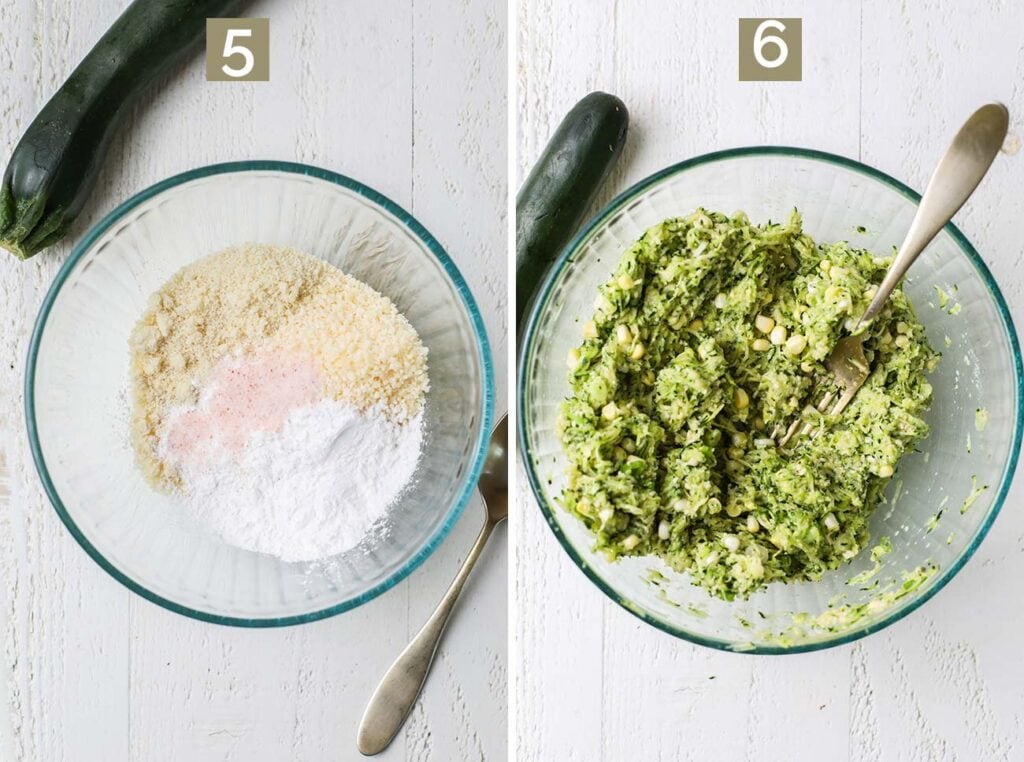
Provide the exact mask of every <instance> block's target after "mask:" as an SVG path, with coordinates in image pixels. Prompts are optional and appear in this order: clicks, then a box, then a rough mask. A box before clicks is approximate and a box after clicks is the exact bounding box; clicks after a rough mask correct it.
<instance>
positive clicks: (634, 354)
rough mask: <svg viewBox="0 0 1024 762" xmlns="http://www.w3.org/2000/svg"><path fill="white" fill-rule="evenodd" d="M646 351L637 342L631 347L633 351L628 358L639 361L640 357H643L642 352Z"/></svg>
mask: <svg viewBox="0 0 1024 762" xmlns="http://www.w3.org/2000/svg"><path fill="white" fill-rule="evenodd" d="M646 351H647V350H646V349H644V345H643V344H641V343H640V342H639V341H638V342H637V343H636V345H635V346H634V347H633V351H632V352H630V353H629V356H630V357H632V358H633V359H634V360H639V359H640V358H641V357H643V356H644V352H646Z"/></svg>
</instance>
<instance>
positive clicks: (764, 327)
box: [754, 315, 775, 333]
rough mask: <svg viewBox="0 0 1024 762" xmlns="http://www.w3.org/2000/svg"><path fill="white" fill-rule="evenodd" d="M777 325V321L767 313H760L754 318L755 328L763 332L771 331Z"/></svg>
mask: <svg viewBox="0 0 1024 762" xmlns="http://www.w3.org/2000/svg"><path fill="white" fill-rule="evenodd" d="M774 327H775V321H774V320H773V319H772V318H770V317H768V316H767V315H758V316H757V317H756V318H754V328H756V329H757V330H759V331H760V332H761V333H771V332H772V329H773V328H774Z"/></svg>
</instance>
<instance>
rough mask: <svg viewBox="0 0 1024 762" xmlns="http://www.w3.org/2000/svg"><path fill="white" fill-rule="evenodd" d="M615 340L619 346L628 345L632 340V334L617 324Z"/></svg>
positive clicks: (623, 326)
mask: <svg viewBox="0 0 1024 762" xmlns="http://www.w3.org/2000/svg"><path fill="white" fill-rule="evenodd" d="M615 340H616V341H617V342H619V343H620V344H628V343H629V342H630V341H632V340H633V334H632V333H630V330H629V328H628V327H627V326H625V325H623V324H622V323H619V324H618V325H617V326H615Z"/></svg>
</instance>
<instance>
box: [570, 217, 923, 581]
mask: <svg viewBox="0 0 1024 762" xmlns="http://www.w3.org/2000/svg"><path fill="white" fill-rule="evenodd" d="M888 263H889V260H888V259H887V258H881V257H876V256H875V255H873V254H872V253H870V252H868V251H864V250H861V249H856V248H853V247H851V246H850V245H849V244H847V243H845V242H840V243H836V244H831V245H819V244H816V243H815V242H814V241H813V240H811V238H810V237H808V236H807V235H806V234H804V233H803V231H802V228H801V219H800V216H799V214H798V213H797V212H796V211H794V212H793V213H792V215H791V216H790V217H789V219H788V220H787V221H786V222H784V223H769V224H767V225H763V226H758V225H754V224H752V223H751V222H750V221H749V220H748V219H747V217H746V215H744V214H743V213H737V214H736V215H734V216H733V217H728V216H726V215H724V214H720V213H717V212H709V211H706V210H704V209H698V210H697V211H696V212H694V213H693V214H691V215H689V216H687V217H683V218H678V219H670V220H666V221H665V222H663V223H661V224H659V225H656V226H654V227H652V228H650V229H649V230H647V231H646V232H645V233H644V235H643V236H642V237H641V238H640V239H639V240H638V241H637V242H636V243H634V244H633V245H632V246H630V247H629V248H628V249H627V250H626V252H625V253H624V254H623V256H622V258H621V260H620V262H619V263H618V266H617V267H616V269H615V271H614V273H613V275H612V277H611V278H610V279H609V280H608V281H607V282H606V283H605V284H603V285H602V286H601V287H600V289H599V294H598V297H597V301H596V303H595V312H594V315H593V319H592V321H589V322H587V323H586V324H585V325H584V327H583V333H584V337H585V338H584V341H583V343H582V344H581V345H580V346H579V347H578V348H576V349H574V350H573V351H572V352H571V353H570V357H569V363H570V366H571V373H570V383H571V394H570V395H569V396H568V398H567V399H566V401H565V402H564V404H563V407H562V414H561V416H560V420H559V436H560V438H561V441H562V444H563V447H564V449H565V452H566V454H567V456H568V459H569V461H570V463H571V466H570V469H569V481H568V486H567V487H566V489H565V490H564V492H563V494H562V497H561V499H562V504H563V506H564V508H565V509H567V510H569V511H571V512H573V513H574V514H576V515H577V516H578V517H579V518H580V519H581V520H582V521H583V522H584V523H585V524H586V526H587V527H589V529H590V530H591V531H593V533H594V535H595V539H596V541H595V546H596V548H597V549H598V550H601V551H603V552H605V553H607V554H608V555H609V556H610V557H611V558H615V557H617V556H619V555H624V554H625V555H656V556H661V557H662V558H664V559H665V560H666V561H667V562H668V564H669V565H670V566H672V567H673V568H675V569H676V570H678V571H682V572H688V573H689V574H690V575H691V578H692V579H693V581H694V583H695V584H698V585H701V586H702V587H704V588H705V589H706V590H707V591H708V592H709V593H711V594H713V595H715V596H718V597H721V598H724V599H727V600H731V599H733V598H735V597H746V596H748V595H750V594H751V593H753V592H755V591H757V590H759V589H762V588H763V587H764V586H765V585H767V584H768V583H771V582H788V581H792V580H815V579H818V578H820V577H821V575H822V574H823V573H824V572H825V571H827V570H830V569H835V568H837V567H839V566H840V565H841V564H843V563H844V562H847V561H849V560H850V559H852V558H854V557H855V556H856V555H857V554H858V553H859V552H860V551H861V550H862V549H863V548H865V547H866V546H867V545H868V543H869V537H868V528H867V524H868V519H869V517H870V516H871V513H872V511H873V510H874V509H875V507H876V506H877V505H878V503H879V501H880V499H881V496H882V491H883V490H884V488H885V485H886V483H887V482H888V481H889V478H890V477H891V476H892V474H893V471H894V469H895V468H896V465H897V463H898V462H899V460H900V458H901V457H903V455H904V454H906V453H907V452H909V451H911V450H912V449H913V448H914V446H915V444H916V443H917V442H918V441H919V440H921V439H922V438H924V437H925V436H927V434H928V427H927V424H926V423H925V422H924V420H922V418H921V415H922V413H923V412H924V411H925V410H926V409H927V407H928V405H929V404H930V402H931V397H932V389H931V385H930V384H929V383H928V381H927V379H926V372H927V371H929V370H932V369H934V367H935V364H936V363H937V362H938V355H937V354H936V353H935V352H934V351H933V350H932V348H931V347H930V346H929V344H928V342H927V339H926V337H925V333H924V328H923V327H922V326H921V324H920V322H919V321H918V320H917V319H916V317H915V316H914V311H913V308H912V306H911V304H910V302H909V300H908V299H907V296H906V295H905V294H904V293H903V291H902V290H901V289H897V290H896V291H895V292H894V293H893V294H892V296H891V297H890V299H889V301H888V303H887V305H886V307H885V308H884V310H883V311H882V313H881V315H880V316H879V317H878V318H876V319H875V320H874V321H873V322H872V324H871V325H870V326H869V327H868V328H867V333H868V338H867V340H866V343H865V349H866V354H867V356H868V359H869V362H870V367H871V375H870V377H869V379H868V380H867V382H866V383H865V385H864V387H863V388H862V389H861V390H860V392H859V394H858V395H857V397H856V398H855V399H854V401H853V402H852V403H851V404H850V406H849V407H847V409H846V410H845V411H844V412H843V413H842V414H841V415H839V416H838V417H836V418H834V419H833V418H830V417H828V416H825V415H822V414H819V413H816V412H814V413H812V414H809V415H806V417H807V419H808V420H810V421H811V422H812V423H813V424H814V426H815V428H816V429H817V435H816V436H814V437H803V438H801V439H800V440H799V444H798V445H797V446H796V447H795V448H794V449H793V450H792V451H791V452H782V451H780V450H779V449H778V448H777V447H775V445H774V443H773V442H772V441H771V440H770V439H769V434H770V432H771V431H772V429H773V427H774V426H775V425H777V424H780V425H785V424H786V423H787V422H789V421H791V420H792V419H793V418H794V416H797V415H798V414H801V412H802V411H805V410H806V408H807V406H808V404H809V403H810V402H811V401H812V400H810V399H809V395H810V394H811V392H812V389H814V388H815V386H816V384H817V382H818V380H819V379H822V378H828V377H829V375H828V373H827V371H826V369H825V366H824V361H825V359H826V358H827V356H828V354H829V353H830V351H831V350H832V347H833V346H834V344H835V342H836V340H837V339H838V338H839V337H840V336H842V335H844V334H845V333H846V332H848V330H849V329H850V327H851V326H852V323H853V321H854V320H855V319H856V318H858V317H859V316H860V315H861V314H862V313H863V311H864V310H865V308H866V307H867V304H868V302H869V301H870V297H871V295H872V293H873V292H872V290H871V289H873V284H876V283H878V282H880V281H881V278H882V275H883V274H884V272H885V269H886V267H887V266H888ZM819 388H820V387H819Z"/></svg>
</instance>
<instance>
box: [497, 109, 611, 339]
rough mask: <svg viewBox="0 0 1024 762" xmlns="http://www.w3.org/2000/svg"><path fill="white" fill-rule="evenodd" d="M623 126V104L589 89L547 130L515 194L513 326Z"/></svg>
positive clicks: (582, 209) (598, 182) (603, 173)
mask: <svg viewBox="0 0 1024 762" xmlns="http://www.w3.org/2000/svg"><path fill="white" fill-rule="evenodd" d="M628 127H629V112H627V111H626V105H625V104H624V103H623V102H622V101H621V100H619V99H618V98H616V97H615V96H614V95H608V94H607V93H600V92H596V93H590V95H588V96H586V97H585V98H584V99H583V100H581V101H580V102H579V103H577V104H576V105H575V106H573V109H572V111H570V112H569V113H568V114H567V115H566V117H565V119H563V120H562V123H561V124H560V125H558V129H556V130H555V134H554V135H552V136H551V140H550V141H548V144H547V146H545V148H544V152H543V153H542V154H541V156H540V159H538V160H537V164H536V165H535V166H534V168H533V170H532V171H531V172H530V175H529V177H527V178H526V182H525V183H523V187H522V188H521V189H520V190H519V194H518V195H517V196H516V327H517V330H518V329H519V328H521V322H522V320H523V318H524V317H525V316H526V314H527V307H528V305H529V304H530V302H531V301H532V299H533V296H534V291H536V289H537V286H538V285H539V283H540V280H541V278H542V277H543V276H544V274H545V273H546V272H547V270H548V268H549V267H550V266H551V263H552V262H554V260H555V258H556V257H557V256H558V255H559V254H560V253H561V252H562V249H564V248H565V246H566V244H567V243H569V241H570V240H571V239H572V236H573V235H574V234H575V233H576V230H577V228H579V226H580V223H582V222H583V218H584V215H585V214H586V213H587V210H588V209H590V207H591V205H592V204H593V203H594V199H595V198H596V197H597V193H598V191H599V190H600V188H601V186H602V185H603V184H604V181H605V179H607V177H608V174H609V173H610V172H611V170H612V167H613V166H615V162H616V160H618V158H619V156H620V155H621V154H622V148H623V146H624V145H625V143H626V131H627V129H628Z"/></svg>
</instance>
